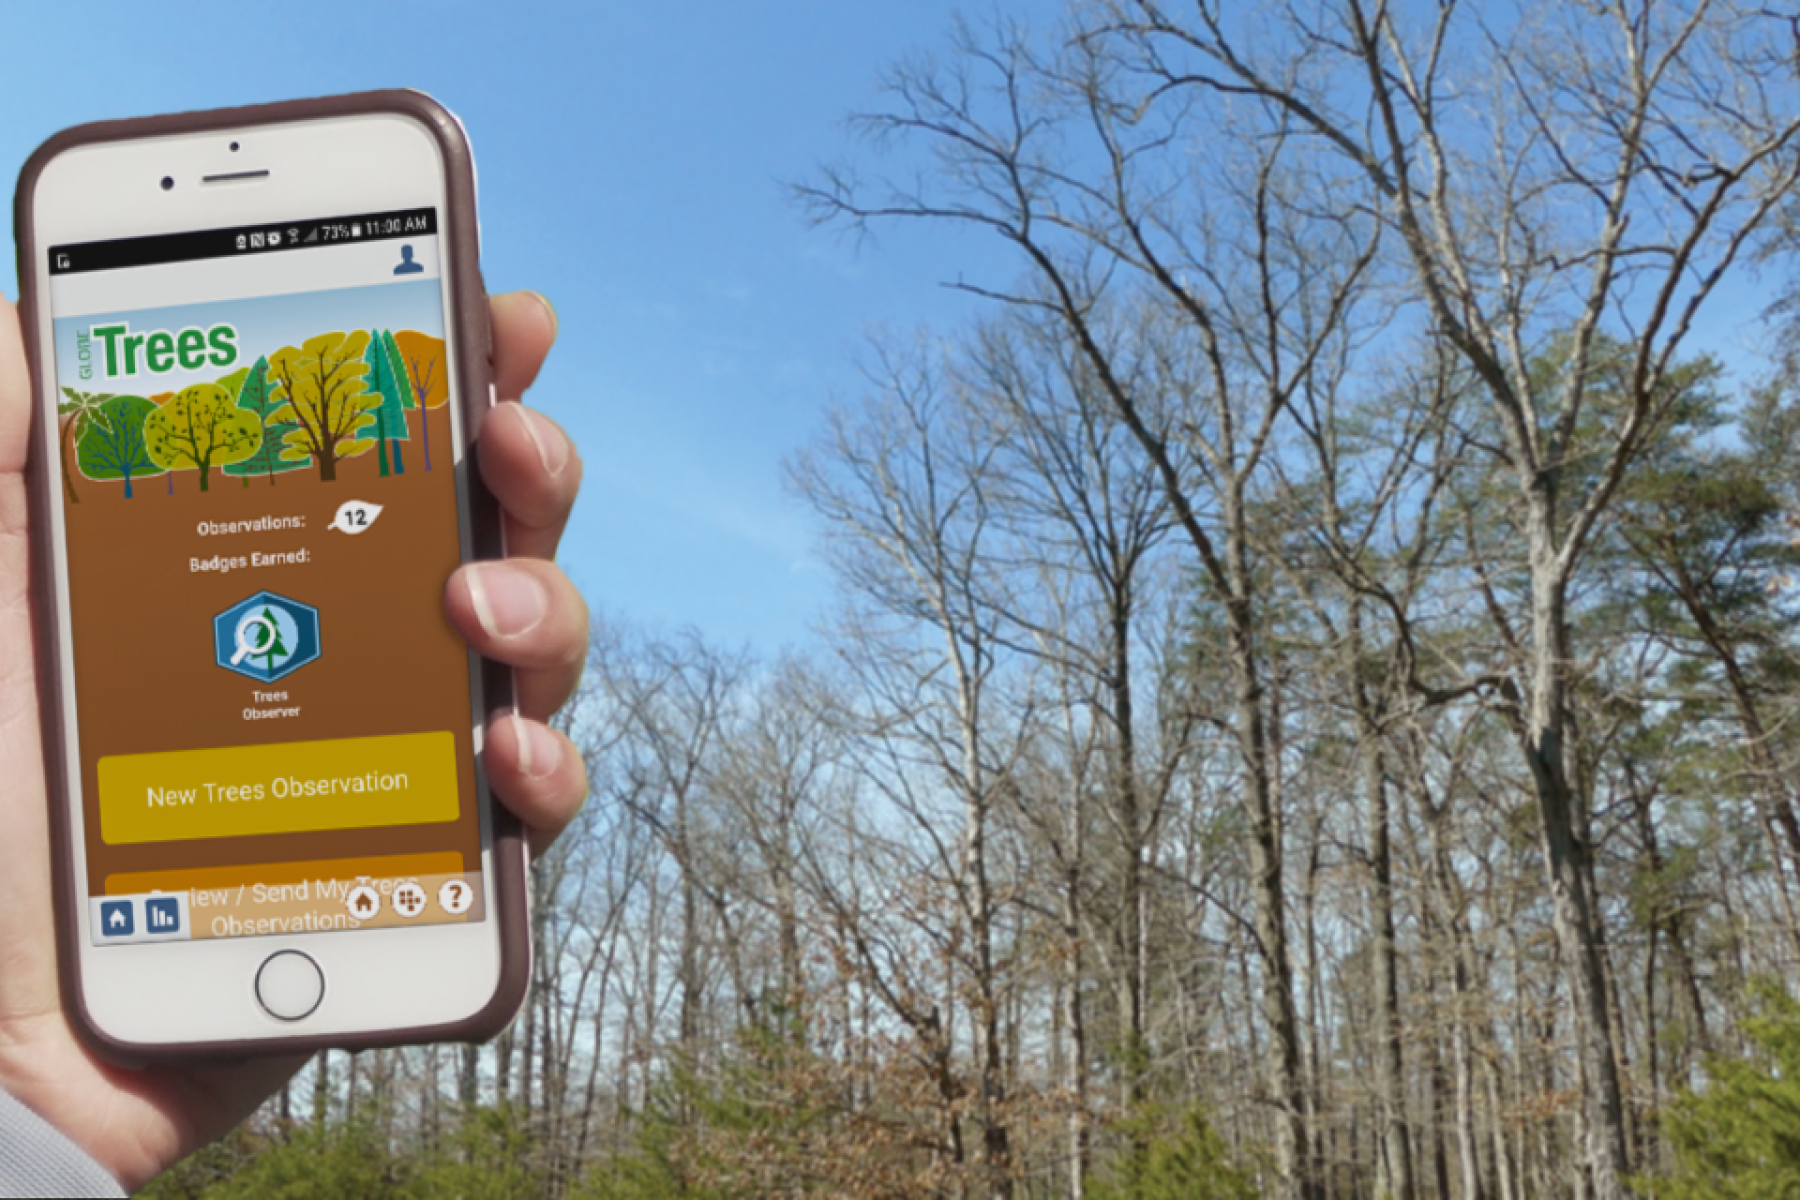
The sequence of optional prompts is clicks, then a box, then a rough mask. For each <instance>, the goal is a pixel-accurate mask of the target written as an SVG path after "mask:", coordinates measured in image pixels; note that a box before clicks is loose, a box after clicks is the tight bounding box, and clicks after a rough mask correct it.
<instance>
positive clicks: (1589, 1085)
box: [1521, 496, 1631, 1200]
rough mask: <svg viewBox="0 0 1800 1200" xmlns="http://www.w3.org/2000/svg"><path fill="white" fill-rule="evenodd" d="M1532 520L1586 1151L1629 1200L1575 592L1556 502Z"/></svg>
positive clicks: (1552, 816)
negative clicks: (1573, 767) (1572, 616)
mask: <svg viewBox="0 0 1800 1200" xmlns="http://www.w3.org/2000/svg"><path fill="white" fill-rule="evenodd" d="M1533 500H1534V504H1533V507H1532V512H1531V520H1530V533H1531V583H1532V588H1531V593H1532V599H1531V610H1532V611H1531V617H1532V621H1531V623H1532V639H1531V647H1532V652H1533V653H1532V661H1531V691H1530V700H1529V704H1528V706H1527V708H1526V711H1525V716H1524V721H1523V726H1522V729H1521V735H1522V744H1523V749H1524V752H1525V758H1526V762H1527V764H1528V765H1529V767H1530V770H1531V782H1532V789H1533V792H1534V795H1535V798H1536V800H1537V811H1538V825H1539V835H1540V848H1541V851H1542V853H1543V857H1544V873H1545V877H1546V878H1545V882H1546V883H1547V884H1548V885H1549V888H1550V899H1551V924H1552V926H1553V928H1554V929H1555V933H1556V943H1557V948H1558V950H1559V951H1560V952H1561V955H1562V961H1563V970H1564V974H1565V976H1566V977H1567V980H1568V985H1569V999H1570V1001H1571V1004H1570V1009H1571V1013H1572V1016H1573V1019H1574V1027H1575V1028H1574V1032H1575V1042H1576V1047H1577V1055H1578V1059H1579V1061H1580V1063H1581V1072H1582V1078H1583V1080H1584V1086H1583V1089H1582V1091H1583V1100H1584V1105H1585V1110H1586V1111H1585V1115H1586V1119H1587V1131H1586V1139H1585V1140H1586V1145H1585V1146H1584V1147H1583V1152H1584V1154H1585V1156H1586V1158H1587V1161H1588V1164H1589V1166H1590V1168H1591V1170H1592V1172H1593V1182H1594V1200H1629V1198H1628V1193H1627V1192H1626V1190H1625V1180H1626V1179H1627V1177H1629V1176H1630V1174H1631V1151H1630V1147H1629V1145H1628V1144H1627V1140H1626V1136H1625V1110H1624V1102H1623V1098H1622V1095H1621V1092H1620V1087H1619V1072H1618V1063H1617V1060H1616V1058H1615V1057H1614V1047H1613V1039H1612V1022H1611V1014H1610V1013H1609V1012H1608V1011H1607V998H1606V964H1605V962H1604V961H1603V959H1602V957H1601V937H1600V928H1599V918H1598V916H1597V914H1596V913H1595V911H1594V901H1593V897H1592V896H1591V895H1590V894H1589V892H1588V864H1587V857H1588V854H1589V849H1588V847H1587V845H1586V844H1585V842H1584V841H1583V840H1582V838H1581V837H1580V834H1579V830H1580V829H1581V828H1582V826H1583V825H1584V824H1585V822H1583V821H1582V820H1581V819H1580V813H1579V812H1578V810H1577V805H1578V804H1579V803H1581V799H1580V797H1578V796H1577V795H1576V792H1575V790H1574V788H1573V787H1572V786H1571V783H1570V779H1571V771H1570V769H1569V763H1568V761H1567V758H1568V750H1569V748H1568V747H1567V746H1566V744H1565V743H1566V731H1567V728H1568V709H1567V701H1566V694H1567V679H1566V671H1567V669H1568V668H1567V664H1568V663H1569V662H1570V661H1571V659H1570V650H1569V627H1568V617H1567V610H1566V585H1565V583H1564V581H1563V579H1562V578H1561V576H1560V573H1559V568H1558V566H1557V565H1556V562H1555V560H1556V555H1555V553H1554V551H1553V549H1552V535H1551V530H1550V522H1551V516H1550V511H1553V505H1552V502H1551V501H1549V500H1547V499H1544V498H1542V497H1541V496H1534V497H1533Z"/></svg>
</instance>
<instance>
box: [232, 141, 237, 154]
mask: <svg viewBox="0 0 1800 1200" xmlns="http://www.w3.org/2000/svg"><path fill="white" fill-rule="evenodd" d="M237 148H238V144H237V143H236V142H233V143H231V152H232V153H233V154H236V153H237Z"/></svg>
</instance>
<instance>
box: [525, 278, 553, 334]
mask: <svg viewBox="0 0 1800 1200" xmlns="http://www.w3.org/2000/svg"><path fill="white" fill-rule="evenodd" d="M525 294H526V295H527V296H536V297H537V302H538V303H539V304H541V305H543V306H544V311H545V312H547V313H549V314H550V337H551V338H552V339H554V338H555V337H556V331H557V329H558V328H559V327H560V325H561V322H560V321H559V320H558V319H557V316H556V305H554V304H552V303H550V297H548V296H546V295H544V293H542V292H534V291H532V290H531V289H529V288H527V289H526V290H525Z"/></svg>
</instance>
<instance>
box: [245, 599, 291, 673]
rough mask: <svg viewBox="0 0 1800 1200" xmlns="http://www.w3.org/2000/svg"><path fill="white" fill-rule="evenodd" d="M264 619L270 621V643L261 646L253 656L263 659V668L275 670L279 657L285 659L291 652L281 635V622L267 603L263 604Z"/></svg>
mask: <svg viewBox="0 0 1800 1200" xmlns="http://www.w3.org/2000/svg"><path fill="white" fill-rule="evenodd" d="M262 617H263V620H265V621H267V622H268V623H269V631H270V632H269V644H268V645H266V646H263V647H261V648H260V649H259V650H258V651H257V652H256V653H255V654H253V655H251V657H252V658H260V659H262V660H263V670H265V671H273V670H274V669H275V660H276V659H277V658H281V659H285V658H287V656H288V654H289V650H288V644H287V642H285V641H284V640H282V637H281V622H279V621H277V620H276V619H275V612H274V610H273V609H271V608H269V607H268V606H267V605H264V606H263V610H262Z"/></svg>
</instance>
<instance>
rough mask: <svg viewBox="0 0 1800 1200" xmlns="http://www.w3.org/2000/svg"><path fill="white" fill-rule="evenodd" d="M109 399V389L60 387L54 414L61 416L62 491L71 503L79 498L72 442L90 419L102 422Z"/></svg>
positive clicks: (77, 502) (74, 441) (110, 395)
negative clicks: (60, 398) (59, 396)
mask: <svg viewBox="0 0 1800 1200" xmlns="http://www.w3.org/2000/svg"><path fill="white" fill-rule="evenodd" d="M111 399H112V393H111V392H78V391H76V390H75V389H74V388H67V387H66V388H64V389H63V400H62V402H61V403H59V404H58V405H57V406H56V414H57V415H58V416H59V417H62V418H64V420H63V423H62V463H63V472H62V477H63V494H64V495H66V496H67V497H68V498H69V503H70V504H80V503H81V497H80V496H78V495H76V494H75V443H76V442H78V441H80V440H81V435H82V433H83V431H84V430H86V429H87V426H88V422H90V421H95V420H99V421H104V420H105V419H106V418H105V416H104V415H103V413H102V411H101V410H102V407H103V406H104V405H105V404H106V402H107V401H108V400H111Z"/></svg>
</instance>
